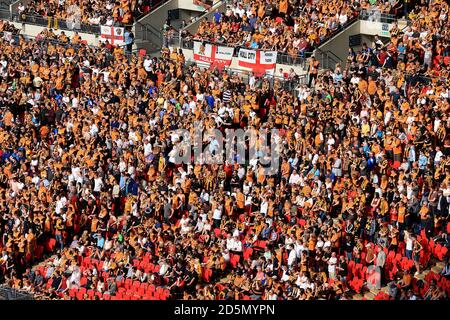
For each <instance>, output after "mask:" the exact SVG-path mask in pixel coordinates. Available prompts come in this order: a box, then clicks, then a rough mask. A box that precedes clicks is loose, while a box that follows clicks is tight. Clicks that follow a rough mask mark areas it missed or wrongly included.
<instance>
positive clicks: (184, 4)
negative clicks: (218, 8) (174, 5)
mask: <svg viewBox="0 0 450 320" xmlns="http://www.w3.org/2000/svg"><path fill="white" fill-rule="evenodd" d="M218 2H220V0H215V1H214V2H213V6H214V5H215V4H216V3H218ZM178 4H179V8H180V9H184V10H190V11H197V12H204V11H205V8H204V7H202V6H199V5H196V4H194V1H192V0H178Z"/></svg>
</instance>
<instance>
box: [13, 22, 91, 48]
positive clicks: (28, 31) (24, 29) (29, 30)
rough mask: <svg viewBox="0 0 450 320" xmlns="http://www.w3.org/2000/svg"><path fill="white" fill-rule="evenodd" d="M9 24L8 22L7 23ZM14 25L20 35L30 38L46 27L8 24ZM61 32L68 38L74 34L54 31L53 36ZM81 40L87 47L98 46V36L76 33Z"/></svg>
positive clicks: (15, 23)
mask: <svg viewBox="0 0 450 320" xmlns="http://www.w3.org/2000/svg"><path fill="white" fill-rule="evenodd" d="M9 22H10V21H9ZM10 23H12V24H14V26H15V27H16V28H18V29H20V33H21V34H23V35H27V36H30V37H36V36H37V35H38V34H39V33H40V32H42V30H44V29H46V27H41V26H35V25H32V24H22V23H19V22H10ZM62 31H64V33H65V34H66V35H67V36H68V37H69V38H70V37H72V36H73V35H74V34H75V32H73V31H68V30H54V32H55V34H60V33H61V32H62ZM78 34H79V35H80V37H81V39H82V40H86V41H87V43H88V44H89V45H93V46H97V45H99V41H98V40H99V39H100V35H95V34H92V33H82V32H78Z"/></svg>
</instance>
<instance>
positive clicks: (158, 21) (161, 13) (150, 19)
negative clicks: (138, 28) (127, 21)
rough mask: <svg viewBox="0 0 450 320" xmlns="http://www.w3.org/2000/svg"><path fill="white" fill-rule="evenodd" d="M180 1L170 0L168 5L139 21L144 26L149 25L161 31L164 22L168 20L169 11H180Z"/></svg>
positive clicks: (165, 4)
mask: <svg viewBox="0 0 450 320" xmlns="http://www.w3.org/2000/svg"><path fill="white" fill-rule="evenodd" d="M179 2H180V1H179V0H169V1H167V2H166V3H164V4H162V5H161V6H159V7H158V8H156V9H155V10H154V11H152V12H150V13H149V14H147V15H146V16H144V17H142V18H141V19H140V20H139V23H142V24H149V25H151V26H153V27H154V28H156V29H157V30H160V29H161V28H162V26H163V25H164V22H166V20H167V13H168V11H169V10H174V9H178V7H179Z"/></svg>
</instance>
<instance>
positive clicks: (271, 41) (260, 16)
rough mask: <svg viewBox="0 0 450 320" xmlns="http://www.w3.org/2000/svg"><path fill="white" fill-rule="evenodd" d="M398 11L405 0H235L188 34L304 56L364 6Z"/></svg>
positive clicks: (345, 23) (382, 10)
mask: <svg viewBox="0 0 450 320" xmlns="http://www.w3.org/2000/svg"><path fill="white" fill-rule="evenodd" d="M366 9H370V10H377V11H378V12H383V13H387V14H393V15H396V16H400V15H402V14H403V13H404V5H403V1H387V2H382V1H322V0H316V1H306V0H294V1H288V0H280V1H259V0H245V1H233V2H232V3H231V4H229V5H227V9H226V11H225V12H219V11H216V12H215V13H214V15H213V16H212V17H211V19H210V20H209V21H208V20H207V19H206V18H205V19H204V20H202V22H201V24H200V27H199V29H198V31H197V32H196V34H195V35H186V36H187V38H188V39H193V40H202V41H206V42H212V43H222V44H227V45H230V46H240V47H249V48H259V49H265V50H275V51H278V52H283V53H286V54H288V55H290V56H292V57H297V56H303V55H304V53H305V52H307V51H310V50H311V49H312V48H314V47H316V46H317V45H318V44H320V43H321V42H323V41H324V40H325V39H328V38H329V37H330V36H331V35H332V34H333V33H335V32H337V31H338V30H340V29H342V28H344V27H345V26H346V25H348V23H350V21H352V20H353V19H355V18H356V16H357V15H358V14H359V12H360V11H361V10H366Z"/></svg>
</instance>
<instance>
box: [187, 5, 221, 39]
mask: <svg viewBox="0 0 450 320" xmlns="http://www.w3.org/2000/svg"><path fill="white" fill-rule="evenodd" d="M226 7H227V5H226V3H225V2H224V1H218V2H216V3H215V4H214V5H213V6H212V8H211V10H209V11H208V12H207V13H205V14H203V15H201V16H199V17H198V18H197V20H196V21H194V22H193V23H191V24H189V25H188V26H186V28H184V30H186V31H188V32H190V33H191V34H195V33H196V32H197V30H198V27H199V25H200V22H201V21H202V20H203V19H205V18H206V19H208V20H211V17H212V16H213V14H214V12H215V11H216V9H217V10H219V12H224V11H225V10H226Z"/></svg>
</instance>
